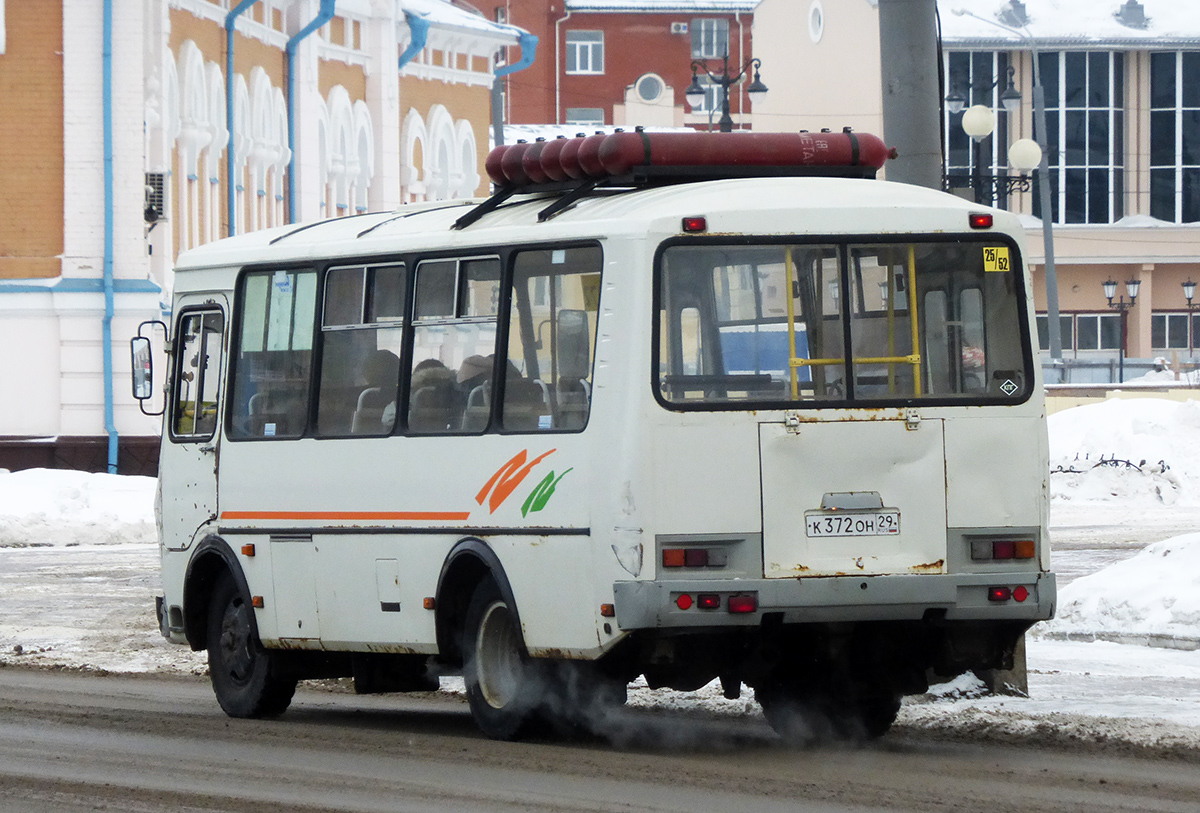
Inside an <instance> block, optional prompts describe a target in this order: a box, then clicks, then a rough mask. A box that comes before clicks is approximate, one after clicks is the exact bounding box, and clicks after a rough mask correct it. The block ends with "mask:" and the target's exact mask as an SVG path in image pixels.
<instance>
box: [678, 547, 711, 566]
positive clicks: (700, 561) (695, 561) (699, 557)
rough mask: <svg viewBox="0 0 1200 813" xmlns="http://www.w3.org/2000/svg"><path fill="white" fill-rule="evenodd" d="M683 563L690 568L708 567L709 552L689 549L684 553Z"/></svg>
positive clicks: (702, 549)
mask: <svg viewBox="0 0 1200 813" xmlns="http://www.w3.org/2000/svg"><path fill="white" fill-rule="evenodd" d="M683 561H684V564H685V565H687V566H688V567H708V550H707V549H706V548H688V549H687V550H685V551H684V552H683Z"/></svg>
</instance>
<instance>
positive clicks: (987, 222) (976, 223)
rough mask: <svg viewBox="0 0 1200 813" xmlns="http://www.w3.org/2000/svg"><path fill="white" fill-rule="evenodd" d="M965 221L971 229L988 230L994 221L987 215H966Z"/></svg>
mask: <svg viewBox="0 0 1200 813" xmlns="http://www.w3.org/2000/svg"><path fill="white" fill-rule="evenodd" d="M967 220H968V221H969V222H970V224H971V228H973V229H990V228H991V227H992V223H993V222H994V220H995V219H994V218H993V217H992V216H991V215H989V214H983V213H978V214H972V215H968V216H967Z"/></svg>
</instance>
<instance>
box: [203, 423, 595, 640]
mask: <svg viewBox="0 0 1200 813" xmlns="http://www.w3.org/2000/svg"><path fill="white" fill-rule="evenodd" d="M221 478H222V489H223V493H224V494H225V495H226V501H225V503H224V504H223V506H222V517H221V521H222V525H223V527H224V530H225V533H226V534H227V535H229V536H230V537H231V538H233V537H236V538H237V539H238V540H239V543H240V542H242V541H253V542H255V543H256V546H258V547H263V548H267V549H269V551H270V556H271V567H270V568H269V569H265V570H263V571H261V573H259V574H251V573H248V574H247V578H248V580H250V582H251V590H252V592H253V593H254V594H255V595H263V596H264V598H266V599H268V600H267V601H265V604H266V606H265V607H264V608H263V609H261V610H259V611H258V614H259V619H260V630H261V631H262V635H263V639H264V642H266V643H267V644H268V645H275V646H288V647H294V648H332V649H356V648H363V649H372V650H377V651H416V652H433V651H434V650H435V644H436V635H435V632H434V613H432V612H430V611H428V610H425V609H424V608H423V599H424V598H426V597H433V596H434V595H435V594H436V588H437V584H438V577H439V574H440V573H441V569H442V566H443V563H444V562H445V559H446V555H447V554H448V553H449V551H450V549H451V548H452V547H453V545H454V544H455V543H456V542H458V541H459V540H460V539H463V538H466V537H475V538H479V539H482V540H484V541H485V542H486V543H487V544H489V545H490V546H491V547H492V548H493V550H495V552H496V553H497V555H498V557H499V559H500V561H501V564H502V565H503V566H504V568H505V571H506V575H507V577H508V579H509V582H510V584H512V586H513V589H514V592H515V593H516V594H517V595H516V597H517V601H518V610H519V612H521V614H522V619H523V621H524V626H525V628H526V634H527V636H528V641H529V645H530V647H531V648H539V647H541V648H546V649H560V650H564V651H566V650H571V651H576V652H585V651H588V652H590V651H594V650H595V649H596V648H597V646H598V642H597V638H596V625H595V621H594V618H593V617H594V615H595V613H596V609H597V608H598V602H595V601H592V600H591V598H590V597H589V598H587V599H586V600H585V599H584V598H583V597H581V596H580V595H579V591H578V590H577V589H572V587H571V585H573V584H579V583H580V581H581V580H585V579H587V577H588V571H589V570H590V567H589V565H590V557H589V555H588V542H587V539H588V536H587V535H588V532H589V528H590V525H589V501H590V493H591V478H590V477H589V465H588V446H587V443H586V441H585V439H584V435H580V434H559V435H512V436H501V435H487V436H483V437H439V438H388V439H373V440H366V439H363V440H350V439H326V440H311V439H309V440H296V441H265V442H244V443H232V444H230V443H227V444H226V445H225V448H224V452H223V455H222V460H221ZM314 483H315V484H318V487H316V488H314V487H313V486H314ZM256 528H257V529H259V532H258V533H254V529H256ZM523 529H529V530H528V531H525V530H523ZM542 529H544V530H545V533H539V530H542ZM610 583H611V582H610ZM608 601H610V602H611V598H609V599H608ZM527 607H528V611H526V608H527ZM526 617H528V619H530V620H528V621H526V620H525V619H526Z"/></svg>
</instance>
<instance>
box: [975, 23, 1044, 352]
mask: <svg viewBox="0 0 1200 813" xmlns="http://www.w3.org/2000/svg"><path fill="white" fill-rule="evenodd" d="M954 14H955V15H957V16H960V17H961V16H966V17H971V18H973V19H976V20H980V21H981V22H985V23H987V24H988V25H994V26H996V27H997V28H1002V29H1004V30H1005V31H1007V32H1009V33H1010V34H1014V35H1016V36H1017V37H1020V38H1021V40H1022V41H1023V42H1025V43H1026V44H1027V45H1028V46H1029V51H1030V53H1031V54H1032V56H1033V122H1034V129H1035V130H1036V133H1035V134H1036V135H1037V145H1038V147H1039V148H1040V149H1041V151H1042V156H1041V159H1040V161H1039V162H1038V173H1039V175H1038V177H1039V178H1041V183H1039V184H1038V193H1039V194H1038V199H1039V201H1040V203H1041V207H1042V243H1043V245H1044V247H1045V255H1046V317H1047V319H1046V330H1047V333H1048V334H1049V339H1050V358H1051V359H1052V360H1053V361H1054V362H1055V364H1061V363H1062V326H1061V324H1059V318H1058V274H1057V271H1056V270H1055V265H1054V223H1053V220H1052V212H1053V210H1052V209H1051V207H1050V164H1049V161H1048V159H1047V157H1046V156H1047V151H1046V143H1047V142H1046V92H1045V89H1044V88H1043V87H1042V69H1041V64H1040V63H1041V60H1040V59H1039V54H1038V48H1037V41H1036V40H1035V39H1034V38H1033V34H1031V33H1029V28H1028V27H1027V26H1025V27H1024V30H1022V29H1021V28H1014V27H1012V26H1011V25H1005V24H1004V23H1001V22H998V21H997V20H994V19H991V18H989V17H982V16H980V15H978V14H975V13H973V12H970V11H966V10H965V9H955V10H954Z"/></svg>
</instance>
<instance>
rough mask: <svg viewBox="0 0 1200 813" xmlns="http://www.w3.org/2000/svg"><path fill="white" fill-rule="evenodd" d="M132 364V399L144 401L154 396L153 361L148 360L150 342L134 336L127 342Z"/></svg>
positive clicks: (142, 337) (144, 338) (143, 337)
mask: <svg viewBox="0 0 1200 813" xmlns="http://www.w3.org/2000/svg"><path fill="white" fill-rule="evenodd" d="M129 353H130V356H131V357H132V362H133V399H134V400H135V401H145V400H147V399H149V398H152V397H153V396H154V361H153V360H152V359H151V358H150V340H149V339H147V338H146V337H145V336H134V337H133V338H132V339H130V340H129Z"/></svg>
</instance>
